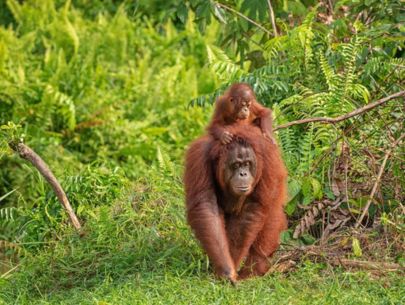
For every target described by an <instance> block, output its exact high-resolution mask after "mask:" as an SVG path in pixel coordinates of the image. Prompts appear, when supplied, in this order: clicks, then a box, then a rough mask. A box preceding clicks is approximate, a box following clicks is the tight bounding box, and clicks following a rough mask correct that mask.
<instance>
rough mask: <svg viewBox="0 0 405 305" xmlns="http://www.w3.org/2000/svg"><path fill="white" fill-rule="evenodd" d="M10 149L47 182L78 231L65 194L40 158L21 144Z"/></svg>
mask: <svg viewBox="0 0 405 305" xmlns="http://www.w3.org/2000/svg"><path fill="white" fill-rule="evenodd" d="M10 147H11V148H12V149H13V150H14V151H15V152H17V153H18V154H19V156H20V157H21V158H23V159H25V160H27V161H29V162H30V163H31V164H32V165H34V167H35V168H36V169H37V170H38V171H39V172H40V173H41V175H42V176H43V177H44V178H45V180H46V181H48V183H49V184H50V185H51V187H52V189H53V191H54V192H55V194H56V197H58V200H59V202H60V203H61V204H62V206H63V208H64V209H65V210H66V212H67V213H68V216H69V218H70V221H71V222H72V224H73V226H74V227H75V228H76V230H80V229H81V225H80V222H79V220H78V219H77V216H76V214H75V212H74V211H73V209H72V206H71V205H70V203H69V200H68V198H67V196H66V194H65V192H64V191H63V189H62V187H61V185H60V184H59V182H58V180H57V179H56V178H55V176H54V174H53V173H52V171H51V170H50V169H49V167H48V165H47V164H46V163H45V161H44V160H42V158H41V157H40V156H39V155H38V154H37V153H36V152H35V151H33V150H32V149H31V148H29V147H28V146H27V145H25V144H23V143H18V144H15V143H10Z"/></svg>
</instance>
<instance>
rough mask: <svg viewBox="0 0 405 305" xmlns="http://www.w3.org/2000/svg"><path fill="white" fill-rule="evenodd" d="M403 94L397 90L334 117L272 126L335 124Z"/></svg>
mask: <svg viewBox="0 0 405 305" xmlns="http://www.w3.org/2000/svg"><path fill="white" fill-rule="evenodd" d="M404 96H405V90H402V91H399V92H397V93H394V94H391V95H389V96H387V97H384V98H382V99H379V100H377V101H375V102H373V103H370V104H367V105H366V106H364V107H361V108H358V109H356V110H354V111H352V112H349V113H346V114H344V115H341V116H338V117H336V118H327V117H318V118H308V119H303V120H298V121H293V122H289V123H286V124H282V125H280V126H277V127H276V128H274V130H279V129H283V128H287V127H290V126H294V125H299V124H305V123H311V122H321V123H325V124H335V123H338V122H341V121H344V120H346V119H349V118H351V117H354V116H356V115H359V114H362V113H364V112H367V111H369V110H371V109H373V108H375V107H377V106H380V105H381V104H384V103H386V102H388V101H390V100H393V99H395V98H398V97H404Z"/></svg>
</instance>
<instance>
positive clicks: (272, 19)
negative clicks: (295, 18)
mask: <svg viewBox="0 0 405 305" xmlns="http://www.w3.org/2000/svg"><path fill="white" fill-rule="evenodd" d="M267 4H268V6H269V16H270V22H271V25H272V27H273V31H274V37H277V36H278V32H277V26H276V18H275V17H274V10H273V6H272V5H271V1H270V0H267Z"/></svg>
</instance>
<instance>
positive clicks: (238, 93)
mask: <svg viewBox="0 0 405 305" xmlns="http://www.w3.org/2000/svg"><path fill="white" fill-rule="evenodd" d="M234 123H237V124H247V125H250V124H252V125H256V126H258V127H260V129H261V131H262V133H263V136H264V137H266V138H267V139H269V140H270V141H271V142H272V143H273V144H275V140H274V138H273V130H272V118H271V110H270V109H268V108H266V107H264V106H262V105H261V104H259V103H258V102H257V100H256V96H255V94H254V92H253V90H252V88H251V87H250V86H249V85H248V84H246V83H236V84H233V85H232V86H231V87H230V88H229V89H228V90H227V91H226V92H225V94H224V95H222V96H221V97H219V98H218V100H217V102H216V107H215V112H214V115H213V117H212V120H211V123H210V125H209V126H208V128H207V130H208V132H209V134H210V135H212V136H213V137H214V138H215V139H217V140H220V141H221V143H222V144H229V143H230V142H231V141H232V138H233V134H231V133H230V132H228V131H227V130H226V126H227V125H231V124H234Z"/></svg>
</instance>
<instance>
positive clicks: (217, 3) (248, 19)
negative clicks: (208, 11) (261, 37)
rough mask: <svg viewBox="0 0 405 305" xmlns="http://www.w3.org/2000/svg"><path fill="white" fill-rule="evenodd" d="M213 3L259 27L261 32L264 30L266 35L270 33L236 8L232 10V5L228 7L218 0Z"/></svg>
mask: <svg viewBox="0 0 405 305" xmlns="http://www.w3.org/2000/svg"><path fill="white" fill-rule="evenodd" d="M215 5H217V6H219V7H222V8H223V9H225V10H227V11H229V12H232V13H233V14H235V15H237V16H239V17H241V18H242V19H245V20H246V21H247V22H250V23H251V24H253V25H255V26H257V27H258V28H259V29H261V30H262V31H263V32H266V33H267V34H268V35H271V32H270V31H269V30H267V29H266V28H264V27H263V26H262V25H260V24H258V23H257V22H256V21H254V20H252V19H250V18H249V17H247V16H245V15H243V14H241V13H239V12H238V11H237V10H234V9H233V8H232V7H229V6H227V5H225V4H222V3H219V2H215Z"/></svg>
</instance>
